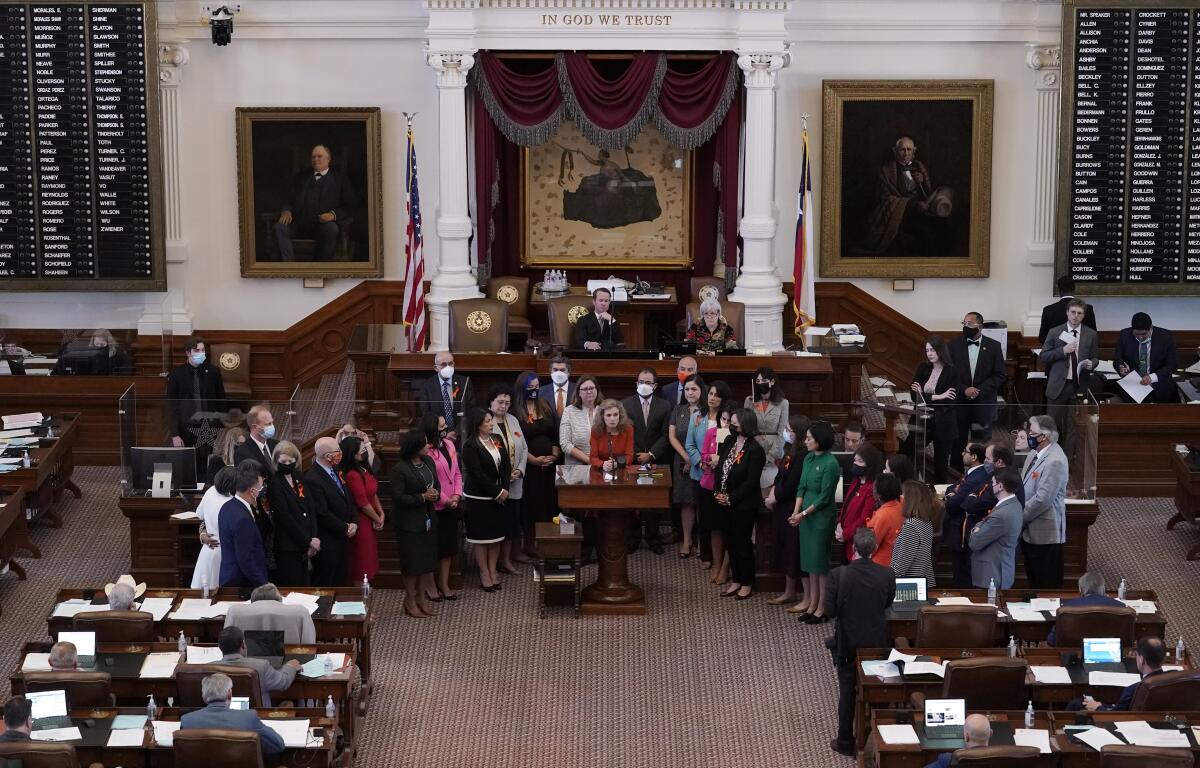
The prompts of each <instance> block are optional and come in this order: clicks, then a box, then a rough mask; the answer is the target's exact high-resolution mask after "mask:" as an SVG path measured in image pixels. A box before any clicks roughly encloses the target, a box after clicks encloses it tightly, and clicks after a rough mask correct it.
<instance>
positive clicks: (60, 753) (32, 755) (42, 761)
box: [0, 741, 79, 768]
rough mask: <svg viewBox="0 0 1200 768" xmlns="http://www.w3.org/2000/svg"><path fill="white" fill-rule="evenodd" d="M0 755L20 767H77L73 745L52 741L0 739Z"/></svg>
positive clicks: (77, 762) (77, 761) (77, 759)
mask: <svg viewBox="0 0 1200 768" xmlns="http://www.w3.org/2000/svg"><path fill="white" fill-rule="evenodd" d="M0 757H2V758H6V759H8V760H13V761H20V762H19V764H20V765H21V766H22V768H79V758H78V757H76V756H75V747H74V746H73V745H71V744H63V743H61V742H53V741H0Z"/></svg>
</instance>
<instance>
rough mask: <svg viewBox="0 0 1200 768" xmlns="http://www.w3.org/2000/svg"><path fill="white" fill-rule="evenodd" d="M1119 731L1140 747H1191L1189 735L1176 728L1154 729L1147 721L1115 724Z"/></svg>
mask: <svg viewBox="0 0 1200 768" xmlns="http://www.w3.org/2000/svg"><path fill="white" fill-rule="evenodd" d="M1114 726H1115V727H1116V729H1117V731H1118V732H1119V733H1120V734H1121V736H1123V737H1124V738H1125V741H1128V742H1129V743H1130V744H1136V745H1137V746H1139V747H1183V748H1185V749H1186V748H1187V747H1190V746H1191V744H1190V743H1189V742H1188V738H1187V735H1186V734H1184V733H1181V732H1180V731H1179V730H1178V729H1175V728H1154V727H1152V726H1151V725H1150V723H1148V722H1146V721H1145V720H1127V721H1125V722H1120V723H1114Z"/></svg>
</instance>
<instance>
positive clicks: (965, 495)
mask: <svg viewBox="0 0 1200 768" xmlns="http://www.w3.org/2000/svg"><path fill="white" fill-rule="evenodd" d="M986 457H987V453H986V449H985V448H984V447H983V446H982V445H980V444H979V443H970V444H968V445H967V447H966V448H964V449H963V452H962V465H963V477H962V480H960V481H958V482H957V483H954V484H953V485H951V486H950V487H949V488H947V489H946V497H945V500H946V508H945V511H944V513H943V516H942V542H943V543H944V544H945V545H946V547H947V548H948V549H949V550H950V559H951V562H952V563H953V570H952V573H953V582H952V583H953V585H954V586H956V587H969V586H971V551H970V550H969V549H968V548H967V545H966V538H967V533H968V532H969V531H967V530H964V523H965V521H966V512H965V511H964V510H963V502H964V501H966V500H967V499H969V498H972V497H973V496H975V494H977V493H979V492H980V491H981V490H983V487H984V485H986V484H987V483H988V482H989V481H990V480H991V476H992V474H991V472H989V471H988V470H987V467H986V466H985V465H984V462H985V461H986Z"/></svg>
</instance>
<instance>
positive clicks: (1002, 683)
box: [910, 656, 1029, 710]
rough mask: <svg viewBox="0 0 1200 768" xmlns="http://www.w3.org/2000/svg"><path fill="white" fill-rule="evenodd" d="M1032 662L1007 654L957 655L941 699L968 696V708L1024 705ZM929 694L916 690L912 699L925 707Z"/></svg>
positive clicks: (947, 674) (944, 685)
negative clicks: (970, 656)
mask: <svg viewBox="0 0 1200 768" xmlns="http://www.w3.org/2000/svg"><path fill="white" fill-rule="evenodd" d="M1028 672H1029V662H1028V661H1027V660H1025V659H1011V658H1008V657H1007V656H978V657H975V658H970V659H954V660H953V661H951V662H950V663H949V664H948V665H947V666H946V677H945V679H943V680H942V693H941V695H939V696H938V698H939V699H965V700H966V702H967V709H968V710H979V709H997V710H998V709H1022V708H1024V706H1025V704H1026V703H1027V702H1028V700H1029V695H1028V690H1027V688H1026V686H1025V676H1026V675H1027V674H1028ZM925 698H926V697H925V695H924V694H923V693H914V694H913V695H912V696H911V697H910V700H911V702H912V705H913V706H914V707H916V708H917V709H924V708H925Z"/></svg>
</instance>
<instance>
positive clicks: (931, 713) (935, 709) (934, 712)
mask: <svg viewBox="0 0 1200 768" xmlns="http://www.w3.org/2000/svg"><path fill="white" fill-rule="evenodd" d="M966 722H967V700H966V699H926V700H925V738H927V739H957V740H959V741H962V738H963V726H964V725H965V724H966Z"/></svg>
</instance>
